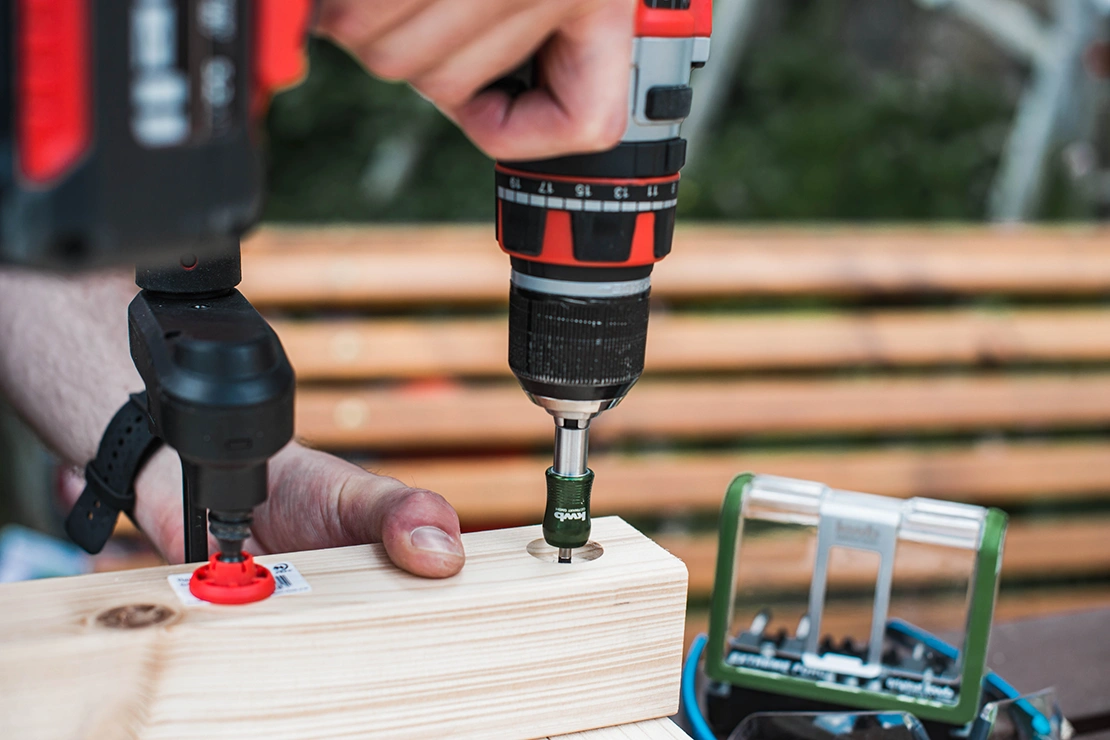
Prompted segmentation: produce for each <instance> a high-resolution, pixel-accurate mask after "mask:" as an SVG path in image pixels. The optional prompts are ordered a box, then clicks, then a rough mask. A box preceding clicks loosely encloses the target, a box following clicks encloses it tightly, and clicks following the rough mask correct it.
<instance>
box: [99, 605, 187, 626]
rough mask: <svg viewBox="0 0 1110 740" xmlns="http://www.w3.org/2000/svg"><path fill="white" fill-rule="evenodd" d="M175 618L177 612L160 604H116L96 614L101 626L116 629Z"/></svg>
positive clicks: (146, 624) (158, 622)
mask: <svg viewBox="0 0 1110 740" xmlns="http://www.w3.org/2000/svg"><path fill="white" fill-rule="evenodd" d="M176 618H177V612H175V611H174V610H173V609H171V608H169V607H168V606H163V605H162V604H128V605H126V606H117V607H113V608H111V609H108V610H107V611H103V612H101V613H100V614H98V615H96V623H97V624H99V625H100V626H101V627H108V628H109V629H117V630H134V629H142V628H143V627H152V626H154V625H156V624H165V623H167V622H170V621H172V620H175V619H176Z"/></svg>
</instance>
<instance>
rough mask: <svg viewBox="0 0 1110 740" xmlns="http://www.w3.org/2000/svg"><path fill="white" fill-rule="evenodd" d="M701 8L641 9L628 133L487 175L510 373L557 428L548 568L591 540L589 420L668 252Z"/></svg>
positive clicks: (605, 396) (615, 384)
mask: <svg viewBox="0 0 1110 740" xmlns="http://www.w3.org/2000/svg"><path fill="white" fill-rule="evenodd" d="M712 24H713V12H712V0H640V5H639V7H638V8H637V12H636V39H635V41H634V51H633V56H632V78H631V88H630V90H629V111H628V127H627V129H626V132H625V134H624V137H623V139H622V141H621V143H620V144H619V145H618V146H617V147H615V148H614V149H611V150H609V151H606V152H601V153H598V154H584V155H572V156H567V157H560V158H557V159H549V160H544V161H532V162H499V163H498V164H497V172H496V179H497V239H498V242H499V243H500V244H501V248H502V249H503V250H504V251H505V252H507V253H508V254H509V255H510V257H511V258H512V284H511V288H510V293H509V365H510V367H511V368H512V370H513V373H514V374H515V375H516V377H517V380H518V381H520V384H521V386H522V387H523V388H524V392H525V393H527V394H528V397H529V398H531V399H532V401H534V402H535V403H536V404H538V405H539V406H541V407H543V408H544V409H546V410H547V412H548V413H550V414H551V415H552V416H553V417H554V419H555V456H554V464H553V465H552V466H551V467H550V468H548V470H547V508H546V511H545V513H544V518H543V534H544V539H545V540H546V541H547V543H548V544H549V545H551V546H553V547H556V548H558V551H559V552H558V559H559V561H560V562H570V560H571V557H572V553H573V550H574V549H575V548H580V547H583V546H584V545H586V543H587V541H588V539H589V534H590V490H591V488H592V484H593V472H592V471H590V469H589V467H588V465H587V461H588V435H589V426H590V421H591V420H592V419H593V418H594V417H595V416H597V415H598V414H600V413H601V412H602V411H605V410H606V409H611V408H613V407H614V406H616V405H617V404H618V403H620V401H621V399H622V398H624V396H625V394H626V393H628V390H629V389H630V388H631V387H632V385H633V384H634V383H635V382H636V381H637V380H638V379H639V377H640V374H641V373H642V372H643V369H644V350H645V347H646V342H647V326H648V296H649V293H650V291H651V271H652V267H653V266H654V264H655V263H656V262H658V261H659V260H661V259H663V258H664V257H666V256H667V254H668V253H669V252H670V251H671V240H672V237H673V235H674V223H675V209H676V206H677V204H678V182H679V170H680V169H681V168H682V165H683V164H684V162H685V159H686V142H685V140H683V139H681V138H679V135H678V133H679V126H680V124H681V123H682V121H683V120H684V119H685V118H686V116H687V115H689V113H690V106H691V101H692V99H693V91H692V89H691V88H690V70H691V69H692V68H695V67H700V66H702V65H704V64H705V63H706V61H708V57H709V36H710V31H711V29H712Z"/></svg>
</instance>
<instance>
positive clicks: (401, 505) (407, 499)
mask: <svg viewBox="0 0 1110 740" xmlns="http://www.w3.org/2000/svg"><path fill="white" fill-rule="evenodd" d="M374 479H376V480H374ZM380 480H381V478H380V477H379V476H374V475H372V474H370V473H367V472H365V471H361V470H360V471H358V472H355V473H352V475H351V477H350V479H348V481H347V483H346V484H345V485H344V486H343V491H342V492H341V494H340V497H339V501H338V503H337V509H338V513H339V519H340V522H342V523H343V527H344V529H346V530H347V531H348V532H350V533H351V534H352V535H353V536H354V537H355V538H356V539H358V540H361V541H363V542H373V541H380V542H381V543H382V544H383V545H385V551H386V553H388V555H389V559H390V560H392V561H393V562H394V563H395V564H396V565H397V566H398V567H399V568H402V569H404V570H407V571H408V572H409V573H414V574H416V575H418V576H425V577H427V578H445V577H447V576H453V575H455V574H456V573H458V572H459V570H461V569H462V567H463V563H464V562H465V560H466V555H465V553H464V551H463V544H462V539H461V536H460V533H459V516H458V514H456V513H455V510H454V509H453V508H452V507H451V504H449V503H447V499H445V498H443V496H440V495H439V494H438V493H432V492H431V491H426V490H423V489H420V488H409V487H408V486H405V485H404V484H402V483H400V482H399V481H394V482H395V483H396V487H395V488H393V489H392V490H390V491H388V492H385V493H380V494H378V495H377V496H373V495H366V492H367V484H368V483H370V482H371V481H374V483H375V485H376V486H377V487H379V488H380Z"/></svg>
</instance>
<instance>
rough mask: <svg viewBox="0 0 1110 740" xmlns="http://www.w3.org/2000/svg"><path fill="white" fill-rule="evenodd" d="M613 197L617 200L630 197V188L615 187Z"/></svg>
mask: <svg viewBox="0 0 1110 740" xmlns="http://www.w3.org/2000/svg"><path fill="white" fill-rule="evenodd" d="M613 197H614V198H616V199H617V200H626V199H627V198H628V188H625V187H617V188H613Z"/></svg>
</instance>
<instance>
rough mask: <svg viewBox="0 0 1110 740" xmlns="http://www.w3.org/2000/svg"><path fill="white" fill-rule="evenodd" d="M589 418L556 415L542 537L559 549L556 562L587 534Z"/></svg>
mask: <svg viewBox="0 0 1110 740" xmlns="http://www.w3.org/2000/svg"><path fill="white" fill-rule="evenodd" d="M589 431H590V430H589V422H588V421H573V420H566V419H558V418H557V419H556V422H555V460H554V464H553V465H552V466H551V467H550V468H548V469H547V509H546V511H545V512H544V516H543V537H544V539H545V540H546V541H547V542H548V544H550V545H553V546H555V547H557V548H558V549H559V562H560V563H569V562H571V556H572V553H573V550H574V548H576V547H583V546H584V545H585V544H586V542H587V541H588V540H589V537H590V490H591V489H592V488H593V482H594V474H593V471H592V470H590V469H589V468H588V467H587V456H588V449H589Z"/></svg>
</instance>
